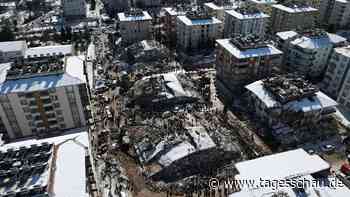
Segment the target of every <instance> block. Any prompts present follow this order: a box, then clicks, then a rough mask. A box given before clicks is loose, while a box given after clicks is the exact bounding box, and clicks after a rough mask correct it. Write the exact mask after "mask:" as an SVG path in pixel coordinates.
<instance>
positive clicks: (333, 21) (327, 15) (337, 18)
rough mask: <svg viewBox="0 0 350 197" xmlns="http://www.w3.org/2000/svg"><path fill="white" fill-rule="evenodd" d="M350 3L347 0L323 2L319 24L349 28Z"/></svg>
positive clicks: (326, 0) (327, 0)
mask: <svg viewBox="0 0 350 197" xmlns="http://www.w3.org/2000/svg"><path fill="white" fill-rule="evenodd" d="M349 17H350V2H349V1H346V0H321V2H320V17H319V20H320V21H319V22H320V24H323V25H332V26H333V28H335V29H337V28H346V27H349V22H350V21H349Z"/></svg>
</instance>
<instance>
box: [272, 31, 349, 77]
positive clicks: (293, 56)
mask: <svg viewBox="0 0 350 197" xmlns="http://www.w3.org/2000/svg"><path fill="white" fill-rule="evenodd" d="M277 38H278V43H279V46H280V48H281V49H282V51H283V52H284V57H283V66H285V69H286V70H289V71H293V72H295V71H297V72H299V73H300V74H303V75H308V76H310V77H322V76H323V75H324V72H325V70H326V68H327V63H328V60H329V57H330V54H331V53H332V50H333V48H334V47H337V46H342V45H344V44H345V43H346V39H345V38H343V37H341V36H338V35H336V34H331V33H327V32H326V31H324V30H322V29H311V30H305V31H303V32H295V31H286V32H279V33H277Z"/></svg>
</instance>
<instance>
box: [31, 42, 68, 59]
mask: <svg viewBox="0 0 350 197" xmlns="http://www.w3.org/2000/svg"><path fill="white" fill-rule="evenodd" d="M72 53H73V46H72V45H56V46H43V47H33V48H28V49H27V50H26V52H25V55H24V57H25V58H27V57H34V56H38V57H40V56H54V55H71V54H72Z"/></svg>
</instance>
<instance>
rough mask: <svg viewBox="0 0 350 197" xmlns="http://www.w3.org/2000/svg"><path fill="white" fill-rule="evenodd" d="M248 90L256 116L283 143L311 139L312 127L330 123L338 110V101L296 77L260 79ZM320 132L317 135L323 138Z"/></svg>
mask: <svg viewBox="0 0 350 197" xmlns="http://www.w3.org/2000/svg"><path fill="white" fill-rule="evenodd" d="M246 89H248V95H249V103H250V105H251V107H252V108H253V111H254V113H255V114H256V116H258V117H259V119H260V120H261V122H264V123H266V124H267V125H266V126H267V127H269V128H270V129H271V133H272V135H273V136H274V137H275V138H276V139H277V140H278V141H279V142H280V143H282V144H294V143H295V142H297V141H302V140H307V139H308V138H310V137H312V136H307V135H311V133H312V132H311V131H310V130H315V129H310V128H312V127H314V126H316V125H322V124H326V119H327V118H328V117H329V116H330V115H332V114H333V113H334V112H335V111H336V108H335V107H336V106H337V102H336V101H334V100H333V99H331V98H329V97H328V96H327V95H325V94H324V93H322V92H321V91H319V89H318V88H317V87H316V86H314V85H312V84H310V83H308V82H307V81H305V80H304V79H303V78H301V77H296V76H293V75H290V76H276V77H271V78H267V79H264V80H259V81H256V82H254V83H251V84H249V85H247V86H246ZM320 130H321V129H319V130H318V132H319V133H318V135H317V134H316V135H315V136H319V135H321V133H322V132H321V131H320ZM302 131H306V132H302ZM309 131H310V132H309ZM298 134H300V135H298Z"/></svg>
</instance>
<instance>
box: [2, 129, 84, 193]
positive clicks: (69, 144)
mask: <svg viewBox="0 0 350 197" xmlns="http://www.w3.org/2000/svg"><path fill="white" fill-rule="evenodd" d="M43 142H48V143H53V144H55V145H56V146H58V149H57V156H56V171H55V175H54V180H52V181H53V192H54V193H55V196H79V197H80V196H81V197H88V196H89V195H88V193H86V192H85V191H86V175H85V154H86V149H87V148H89V141H88V134H87V132H86V131H84V132H80V133H74V134H67V135H62V136H58V137H52V138H46V139H40V140H37V139H28V140H24V141H19V142H14V143H9V144H5V145H3V146H1V147H0V150H2V151H4V150H7V149H8V148H18V147H20V146H30V145H32V144H41V143H43Z"/></svg>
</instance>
